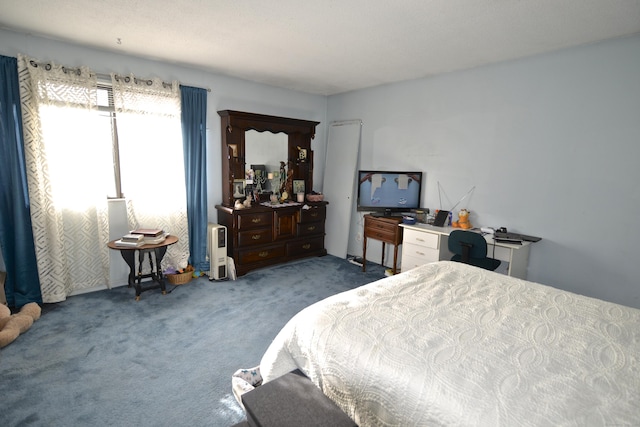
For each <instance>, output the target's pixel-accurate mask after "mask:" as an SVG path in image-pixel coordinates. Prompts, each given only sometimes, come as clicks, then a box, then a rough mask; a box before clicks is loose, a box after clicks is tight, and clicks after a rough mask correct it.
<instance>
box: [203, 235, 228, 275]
mask: <svg viewBox="0 0 640 427" xmlns="http://www.w3.org/2000/svg"><path fill="white" fill-rule="evenodd" d="M207 251H208V252H209V253H208V255H209V266H210V267H209V268H210V269H209V280H221V279H226V278H227V227H225V226H224V225H220V224H212V223H209V228H208V232H207Z"/></svg>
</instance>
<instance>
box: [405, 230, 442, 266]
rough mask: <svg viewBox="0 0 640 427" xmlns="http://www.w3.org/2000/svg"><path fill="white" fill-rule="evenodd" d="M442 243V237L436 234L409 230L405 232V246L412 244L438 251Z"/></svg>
mask: <svg viewBox="0 0 640 427" xmlns="http://www.w3.org/2000/svg"><path fill="white" fill-rule="evenodd" d="M439 242H440V236H439V235H438V234H434V233H427V232H425V231H417V230H412V229H410V228H407V229H405V230H404V240H403V241H402V243H403V244H405V245H406V244H409V243H412V244H414V245H419V246H424V247H425V248H431V249H436V250H437V249H438V248H439ZM436 261H437V260H436Z"/></svg>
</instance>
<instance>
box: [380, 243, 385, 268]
mask: <svg viewBox="0 0 640 427" xmlns="http://www.w3.org/2000/svg"><path fill="white" fill-rule="evenodd" d="M384 245H385V243H384V242H382V262H381V263H380V265H381V266H383V267H384Z"/></svg>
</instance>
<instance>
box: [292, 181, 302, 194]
mask: <svg viewBox="0 0 640 427" xmlns="http://www.w3.org/2000/svg"><path fill="white" fill-rule="evenodd" d="M298 193H302V194H304V179H294V180H293V194H298Z"/></svg>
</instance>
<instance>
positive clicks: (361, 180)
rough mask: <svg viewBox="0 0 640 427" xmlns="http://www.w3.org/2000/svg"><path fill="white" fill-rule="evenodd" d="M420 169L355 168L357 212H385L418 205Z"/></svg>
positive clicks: (400, 210)
mask: <svg viewBox="0 0 640 427" xmlns="http://www.w3.org/2000/svg"><path fill="white" fill-rule="evenodd" d="M421 195H422V172H402V171H401V172H386V171H375V170H361V171H358V203H357V207H358V210H359V211H370V212H376V213H380V214H384V215H391V214H393V213H394V212H408V211H410V210H411V209H419V208H420V207H421Z"/></svg>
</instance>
